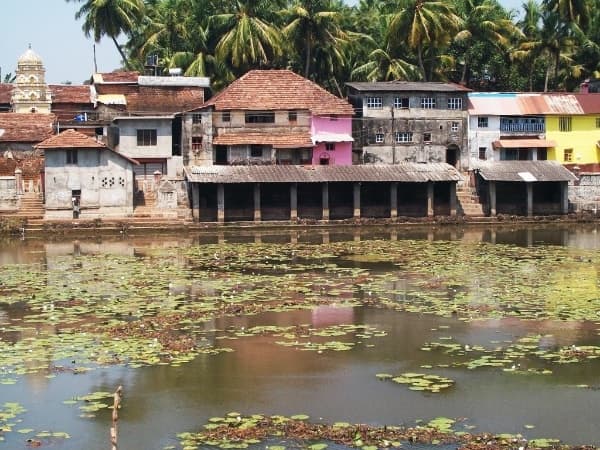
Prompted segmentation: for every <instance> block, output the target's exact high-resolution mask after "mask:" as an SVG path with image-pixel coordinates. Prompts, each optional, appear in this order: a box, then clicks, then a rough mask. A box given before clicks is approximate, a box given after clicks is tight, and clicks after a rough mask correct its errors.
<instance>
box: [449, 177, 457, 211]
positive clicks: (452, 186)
mask: <svg viewBox="0 0 600 450" xmlns="http://www.w3.org/2000/svg"><path fill="white" fill-rule="evenodd" d="M450 215H451V216H452V217H455V216H456V182H454V181H451V182H450Z"/></svg>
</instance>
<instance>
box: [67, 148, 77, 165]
mask: <svg viewBox="0 0 600 450" xmlns="http://www.w3.org/2000/svg"><path fill="white" fill-rule="evenodd" d="M67 164H77V150H67Z"/></svg>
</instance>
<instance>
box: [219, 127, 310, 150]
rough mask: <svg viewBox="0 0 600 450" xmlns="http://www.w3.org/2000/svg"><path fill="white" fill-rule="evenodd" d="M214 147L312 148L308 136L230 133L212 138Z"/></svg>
mask: <svg viewBox="0 0 600 450" xmlns="http://www.w3.org/2000/svg"><path fill="white" fill-rule="evenodd" d="M213 144H214V145H252V144H257V145H272V146H273V147H274V148H307V147H310V148H312V147H313V146H314V144H313V143H312V140H311V138H310V134H309V133H308V132H306V133H268V132H264V133H261V132H243V131H241V132H232V133H224V134H221V135H219V136H215V137H213Z"/></svg>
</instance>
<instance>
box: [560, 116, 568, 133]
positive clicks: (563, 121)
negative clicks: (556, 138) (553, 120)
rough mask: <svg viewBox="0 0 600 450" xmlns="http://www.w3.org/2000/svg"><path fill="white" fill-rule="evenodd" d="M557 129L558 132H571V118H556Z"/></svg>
mask: <svg viewBox="0 0 600 450" xmlns="http://www.w3.org/2000/svg"><path fill="white" fill-rule="evenodd" d="M558 129H559V130H560V131H571V118H570V117H566V116H564V117H559V118H558Z"/></svg>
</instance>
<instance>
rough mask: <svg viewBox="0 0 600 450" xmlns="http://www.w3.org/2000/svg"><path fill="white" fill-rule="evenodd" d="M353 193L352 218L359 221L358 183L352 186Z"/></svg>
mask: <svg viewBox="0 0 600 450" xmlns="http://www.w3.org/2000/svg"><path fill="white" fill-rule="evenodd" d="M352 192H353V202H352V203H353V204H354V214H353V216H354V218H355V219H360V183H359V182H356V183H353V185H352Z"/></svg>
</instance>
